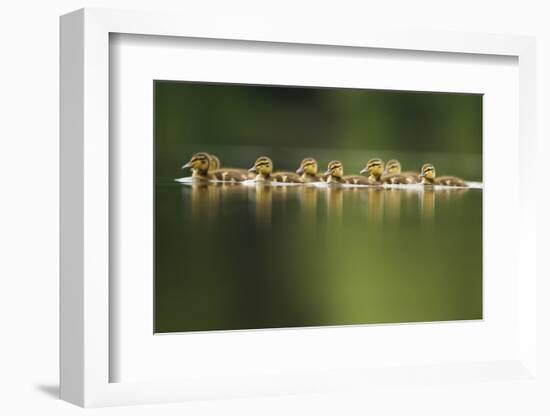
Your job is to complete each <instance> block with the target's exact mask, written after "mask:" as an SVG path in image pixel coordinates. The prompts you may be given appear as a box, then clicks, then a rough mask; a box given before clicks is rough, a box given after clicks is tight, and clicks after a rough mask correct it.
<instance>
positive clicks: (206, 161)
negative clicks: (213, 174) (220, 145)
mask: <svg viewBox="0 0 550 416" xmlns="http://www.w3.org/2000/svg"><path fill="white" fill-rule="evenodd" d="M210 160H211V159H210V155H209V154H208V153H206V152H199V153H195V154H194V155H193V156H191V159H190V160H189V162H187V163H186V164H185V165H183V166H182V167H181V168H182V169H187V168H190V169H191V172H192V173H191V177H192V178H193V179H196V180H204V181H207V180H209V179H210V176H209V175H208V169H209V168H210Z"/></svg>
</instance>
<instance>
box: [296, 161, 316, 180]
mask: <svg viewBox="0 0 550 416" xmlns="http://www.w3.org/2000/svg"><path fill="white" fill-rule="evenodd" d="M317 169H318V166H317V161H316V160H315V159H313V158H311V157H306V158H305V159H304V160H302V162H301V163H300V167H299V168H298V170H297V171H296V173H297V174H298V175H308V176H315V175H317Z"/></svg>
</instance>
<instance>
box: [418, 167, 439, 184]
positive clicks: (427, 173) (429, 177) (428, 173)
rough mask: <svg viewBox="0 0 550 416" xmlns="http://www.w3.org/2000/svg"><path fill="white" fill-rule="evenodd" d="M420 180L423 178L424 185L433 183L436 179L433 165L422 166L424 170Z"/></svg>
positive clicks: (421, 172)
mask: <svg viewBox="0 0 550 416" xmlns="http://www.w3.org/2000/svg"><path fill="white" fill-rule="evenodd" d="M419 176H420V178H422V183H426V182H427V183H431V182H433V180H434V179H435V168H434V165H432V164H431V163H425V164H424V165H422V170H421V171H420V175H419Z"/></svg>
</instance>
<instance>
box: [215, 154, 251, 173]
mask: <svg viewBox="0 0 550 416" xmlns="http://www.w3.org/2000/svg"><path fill="white" fill-rule="evenodd" d="M210 171H211V172H212V173H214V172H215V171H221V175H222V176H223V174H224V173H225V175H226V176H227V175H229V177H230V178H231V177H236V178H238V177H240V176H242V175H245V176H246V178H247V179H254V174H253V173H251V172H249V171H248V170H246V169H238V168H228V167H225V166H224V167H222V164H221V162H220V158H219V157H218V156H216V155H213V154H210ZM216 175H217V176H220V174H216Z"/></svg>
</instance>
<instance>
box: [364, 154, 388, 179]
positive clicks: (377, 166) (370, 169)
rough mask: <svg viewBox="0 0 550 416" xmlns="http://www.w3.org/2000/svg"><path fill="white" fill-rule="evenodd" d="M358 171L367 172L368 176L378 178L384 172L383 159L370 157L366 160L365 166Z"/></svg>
mask: <svg viewBox="0 0 550 416" xmlns="http://www.w3.org/2000/svg"><path fill="white" fill-rule="evenodd" d="M359 173H368V174H369V176H373V177H374V178H375V179H379V178H380V176H382V174H383V173H384V161H383V160H382V159H378V158H375V159H370V160H369V161H368V162H367V166H365V168H364V169H362V170H361V172H359Z"/></svg>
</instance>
